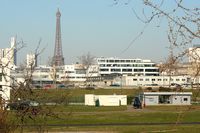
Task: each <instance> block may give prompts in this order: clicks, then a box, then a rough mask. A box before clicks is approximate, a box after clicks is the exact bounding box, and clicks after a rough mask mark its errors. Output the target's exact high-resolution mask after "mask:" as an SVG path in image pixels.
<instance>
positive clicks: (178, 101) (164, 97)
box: [140, 92, 192, 106]
mask: <svg viewBox="0 0 200 133" xmlns="http://www.w3.org/2000/svg"><path fill="white" fill-rule="evenodd" d="M191 96H192V92H143V93H141V94H140V100H141V102H142V105H143V106H148V105H190V104H191Z"/></svg>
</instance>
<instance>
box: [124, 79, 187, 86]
mask: <svg viewBox="0 0 200 133" xmlns="http://www.w3.org/2000/svg"><path fill="white" fill-rule="evenodd" d="M190 83H191V77H190V76H123V77H122V85H123V86H151V85H157V86H158V87H159V86H168V87H169V86H170V85H172V84H179V85H184V84H190Z"/></svg>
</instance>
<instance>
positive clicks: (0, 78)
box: [0, 73, 3, 81]
mask: <svg viewBox="0 0 200 133" xmlns="http://www.w3.org/2000/svg"><path fill="white" fill-rule="evenodd" d="M2 76H3V75H2V73H0V81H2Z"/></svg>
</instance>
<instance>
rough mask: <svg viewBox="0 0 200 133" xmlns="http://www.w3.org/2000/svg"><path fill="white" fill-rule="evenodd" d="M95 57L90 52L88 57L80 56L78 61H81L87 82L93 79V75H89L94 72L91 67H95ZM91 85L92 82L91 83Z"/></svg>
mask: <svg viewBox="0 0 200 133" xmlns="http://www.w3.org/2000/svg"><path fill="white" fill-rule="evenodd" d="M94 58H95V57H94V56H93V55H91V54H90V52H88V53H87V54H86V55H82V56H79V57H78V59H79V60H80V63H81V65H82V68H83V69H85V71H86V82H87V81H88V80H89V78H91V76H92V73H89V72H90V71H93V68H92V67H91V66H92V65H94ZM89 83H91V82H89Z"/></svg>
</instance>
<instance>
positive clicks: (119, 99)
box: [85, 94, 127, 106]
mask: <svg viewBox="0 0 200 133" xmlns="http://www.w3.org/2000/svg"><path fill="white" fill-rule="evenodd" d="M97 104H98V105H97ZM85 105H89V106H120V105H127V96H126V95H94V94H85Z"/></svg>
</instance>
